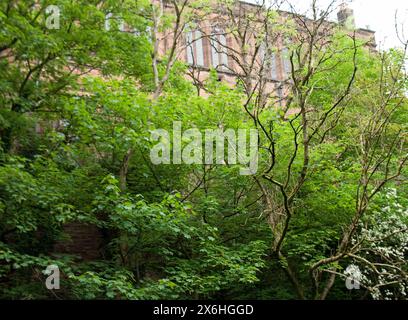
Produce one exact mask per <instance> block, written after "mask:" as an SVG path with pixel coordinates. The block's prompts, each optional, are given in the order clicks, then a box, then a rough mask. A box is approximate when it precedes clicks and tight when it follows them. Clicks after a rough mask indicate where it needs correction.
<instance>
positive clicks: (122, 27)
mask: <svg viewBox="0 0 408 320" xmlns="http://www.w3.org/2000/svg"><path fill="white" fill-rule="evenodd" d="M113 20H117V21H116V23H117V28H118V29H119V31H125V23H124V22H123V20H122V19H117V18H115V17H114V16H113V14H112V12H109V13H108V14H107V15H106V16H105V30H106V31H110V30H111V22H112V21H113Z"/></svg>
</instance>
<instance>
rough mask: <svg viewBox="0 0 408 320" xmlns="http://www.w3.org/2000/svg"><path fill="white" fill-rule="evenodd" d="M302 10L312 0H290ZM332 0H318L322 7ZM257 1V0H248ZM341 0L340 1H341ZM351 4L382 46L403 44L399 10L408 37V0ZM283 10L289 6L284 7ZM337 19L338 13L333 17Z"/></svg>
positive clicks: (365, 0) (369, 0) (362, 25)
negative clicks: (396, 20)
mask: <svg viewBox="0 0 408 320" xmlns="http://www.w3.org/2000/svg"><path fill="white" fill-rule="evenodd" d="M288 1H289V2H290V3H291V4H292V5H294V6H295V7H296V8H297V9H298V10H300V12H302V13H303V12H305V10H307V9H308V8H309V7H310V3H311V2H312V1H311V0H288ZM330 1H331V0H318V3H319V4H321V6H322V8H324V5H325V4H327V3H329V2H330ZM247 2H253V3H255V2H257V0H247ZM340 2H341V1H339V3H340ZM345 2H346V1H345ZM347 2H348V3H349V6H350V7H351V8H352V9H354V16H355V21H356V25H357V27H358V28H367V27H368V28H369V29H371V30H374V31H376V40H377V43H378V44H379V47H380V48H385V49H386V48H391V47H395V46H401V43H400V41H399V40H398V38H397V35H396V31H395V13H396V11H397V12H398V14H397V16H398V21H399V25H400V28H401V24H404V26H403V29H404V30H405V38H406V39H408V0H353V1H351V3H350V0H349V1H347ZM282 9H283V10H287V8H285V7H282ZM332 18H333V19H336V15H334V17H332Z"/></svg>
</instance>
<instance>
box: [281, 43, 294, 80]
mask: <svg viewBox="0 0 408 320" xmlns="http://www.w3.org/2000/svg"><path fill="white" fill-rule="evenodd" d="M282 64H283V71H284V72H285V75H286V77H290V75H291V73H292V64H291V61H290V52H289V49H288V48H286V47H285V48H283V49H282Z"/></svg>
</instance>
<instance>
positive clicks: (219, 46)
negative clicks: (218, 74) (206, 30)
mask: <svg viewBox="0 0 408 320" xmlns="http://www.w3.org/2000/svg"><path fill="white" fill-rule="evenodd" d="M211 65H212V66H213V67H214V68H216V69H227V68H228V55H227V36H226V34H225V32H224V30H223V29H222V28H219V27H216V28H214V29H213V31H212V33H211Z"/></svg>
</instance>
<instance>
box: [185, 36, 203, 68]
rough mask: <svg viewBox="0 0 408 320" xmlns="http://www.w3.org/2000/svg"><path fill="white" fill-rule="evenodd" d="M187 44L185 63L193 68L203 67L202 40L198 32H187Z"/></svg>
mask: <svg viewBox="0 0 408 320" xmlns="http://www.w3.org/2000/svg"><path fill="white" fill-rule="evenodd" d="M186 42H187V62H188V64H190V65H193V66H200V67H203V66H204V49H203V38H202V33H201V31H200V30H195V31H188V32H187V35H186Z"/></svg>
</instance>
